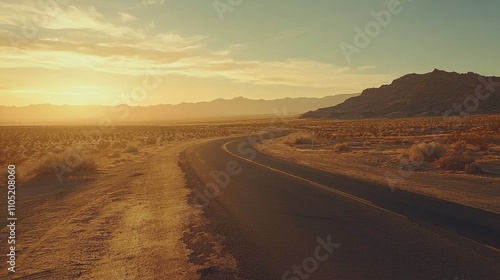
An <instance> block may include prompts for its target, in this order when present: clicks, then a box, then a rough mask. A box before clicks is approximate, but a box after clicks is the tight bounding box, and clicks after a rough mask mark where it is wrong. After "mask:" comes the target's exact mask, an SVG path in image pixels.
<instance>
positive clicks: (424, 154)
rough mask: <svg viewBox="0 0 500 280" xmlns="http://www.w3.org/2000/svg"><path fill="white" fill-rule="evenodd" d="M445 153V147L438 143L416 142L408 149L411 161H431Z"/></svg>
mask: <svg viewBox="0 0 500 280" xmlns="http://www.w3.org/2000/svg"><path fill="white" fill-rule="evenodd" d="M445 154H446V148H445V147H444V146H443V145H441V144H440V143H436V142H431V143H418V144H415V145H413V146H412V147H411V148H409V149H408V151H407V155H408V158H409V160H410V161H411V162H433V161H435V160H437V159H439V158H441V157H442V156H443V155H445Z"/></svg>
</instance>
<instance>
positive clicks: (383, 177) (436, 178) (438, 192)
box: [256, 132, 500, 213]
mask: <svg viewBox="0 0 500 280" xmlns="http://www.w3.org/2000/svg"><path fill="white" fill-rule="evenodd" d="M302 134H303V132H297V133H293V134H290V135H288V136H286V137H282V138H278V139H272V140H268V141H264V142H261V143H258V144H256V148H257V149H258V150H259V151H261V152H264V153H267V154H270V155H272V156H275V157H278V158H282V159H286V160H290V161H293V162H297V163H300V164H303V165H309V166H312V167H314V168H318V169H322V170H327V171H330V172H333V173H338V174H343V175H347V176H351V177H356V178H361V179H364V180H368V181H375V182H378V183H381V184H384V185H389V184H391V185H393V186H394V187H395V190H396V191H397V189H405V190H409V191H413V192H417V193H422V194H426V195H430V196H434V197H438V198H441V199H445V200H449V201H454V202H458V203H462V204H465V205H469V206H472V207H476V208H481V209H486V210H490V211H494V212H497V213H500V203H499V201H500V177H499V176H495V175H470V174H464V173H463V172H454V173H450V172H439V171H436V170H431V169H430V168H429V170H426V168H425V166H420V167H419V168H418V170H417V171H413V172H408V171H400V170H398V168H397V167H398V163H397V162H395V161H394V158H395V154H397V153H399V151H393V150H384V149H372V150H368V151H356V150H353V151H347V152H336V151H334V150H333V149H331V147H329V148H322V147H319V146H316V147H314V146H313V145H310V144H308V145H304V146H303V147H297V146H296V145H290V143H294V141H295V139H297V137H300V136H303V135H302ZM306 136H307V135H306ZM387 190H388V191H392V190H393V189H391V188H390V187H388V188H387Z"/></svg>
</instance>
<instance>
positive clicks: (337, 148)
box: [333, 143, 350, 153]
mask: <svg viewBox="0 0 500 280" xmlns="http://www.w3.org/2000/svg"><path fill="white" fill-rule="evenodd" d="M333 150H334V151H335V152H338V153H341V152H346V151H349V150H350V148H349V145H347V144H346V143H337V144H335V145H333Z"/></svg>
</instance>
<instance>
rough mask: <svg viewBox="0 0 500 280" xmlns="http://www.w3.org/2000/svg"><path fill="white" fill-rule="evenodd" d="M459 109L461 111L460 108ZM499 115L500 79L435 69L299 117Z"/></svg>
mask: <svg viewBox="0 0 500 280" xmlns="http://www.w3.org/2000/svg"><path fill="white" fill-rule="evenodd" d="M460 107H461V108H460ZM462 112H464V113H467V114H493V113H500V78H499V77H486V76H481V75H479V74H476V73H472V72H469V73H466V74H459V73H456V72H446V71H442V70H438V69H435V70H434V71H433V72H430V73H426V74H408V75H405V76H402V77H400V78H398V79H396V80H394V81H393V82H392V83H391V84H390V85H383V86H381V87H379V88H369V89H366V90H364V91H363V92H362V93H361V95H359V96H356V97H351V98H349V99H347V100H346V101H344V102H343V103H341V104H338V105H336V106H332V107H326V108H321V109H318V110H315V111H310V112H307V113H305V114H303V115H302V116H301V117H302V118H372V117H414V116H440V115H460V114H461V113H462Z"/></svg>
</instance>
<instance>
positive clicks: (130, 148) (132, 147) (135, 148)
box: [123, 142, 139, 153]
mask: <svg viewBox="0 0 500 280" xmlns="http://www.w3.org/2000/svg"><path fill="white" fill-rule="evenodd" d="M123 152H124V153H138V152H139V145H137V143H135V142H129V143H128V144H127V147H125V150H123Z"/></svg>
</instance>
